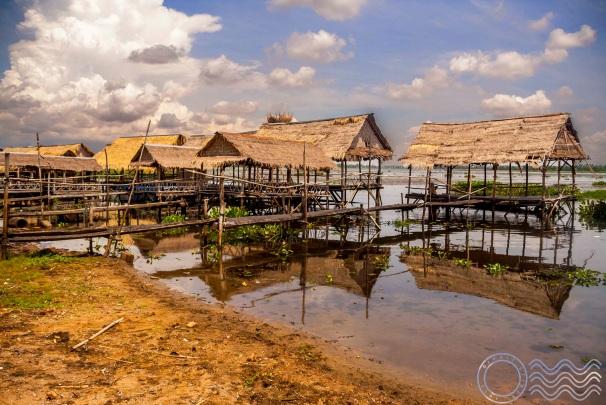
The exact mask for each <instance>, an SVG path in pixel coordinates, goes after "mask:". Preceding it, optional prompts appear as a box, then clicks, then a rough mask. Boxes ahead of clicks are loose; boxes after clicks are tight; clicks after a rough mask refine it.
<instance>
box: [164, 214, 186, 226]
mask: <svg viewBox="0 0 606 405" xmlns="http://www.w3.org/2000/svg"><path fill="white" fill-rule="evenodd" d="M183 221H185V216H184V215H179V214H171V215H167V216H165V217H164V218H162V223H163V224H176V223H178V222H183Z"/></svg>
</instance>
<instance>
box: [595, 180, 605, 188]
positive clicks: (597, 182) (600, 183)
mask: <svg viewBox="0 0 606 405" xmlns="http://www.w3.org/2000/svg"><path fill="white" fill-rule="evenodd" d="M591 185H592V186H594V187H606V181H605V180H598V181H594V182H593V183H591Z"/></svg>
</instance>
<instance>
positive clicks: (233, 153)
mask: <svg viewBox="0 0 606 405" xmlns="http://www.w3.org/2000/svg"><path fill="white" fill-rule="evenodd" d="M304 147H305V157H306V165H307V167H308V168H309V169H312V170H313V169H315V170H330V169H333V168H334V167H335V164H334V162H333V161H332V160H331V159H330V158H328V157H327V156H326V155H325V154H324V152H323V151H322V150H321V149H320V148H319V147H317V146H315V145H306V146H305V144H304V143H303V142H296V141H291V140H278V139H273V138H268V137H262V136H256V135H254V134H251V133H250V132H248V133H240V134H233V133H227V132H217V134H216V135H215V136H214V137H213V139H211V140H210V141H209V142H208V143H207V144H206V146H205V147H204V148H203V149H202V150H201V151H200V152H199V153H198V156H199V157H201V158H203V162H202V163H203V164H204V167H205V168H206V167H221V166H229V165H233V164H239V163H247V164H251V165H254V166H261V167H292V168H302V167H303V148H304Z"/></svg>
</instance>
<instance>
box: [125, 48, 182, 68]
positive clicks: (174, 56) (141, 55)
mask: <svg viewBox="0 0 606 405" xmlns="http://www.w3.org/2000/svg"><path fill="white" fill-rule="evenodd" d="M128 60H130V61H131V62H139V63H150V64H162V63H172V62H176V61H178V60H179V51H178V50H177V48H176V47H175V46H174V45H170V46H166V45H161V44H158V45H154V46H150V47H149V48H144V49H135V50H133V51H132V52H131V53H130V55H128Z"/></svg>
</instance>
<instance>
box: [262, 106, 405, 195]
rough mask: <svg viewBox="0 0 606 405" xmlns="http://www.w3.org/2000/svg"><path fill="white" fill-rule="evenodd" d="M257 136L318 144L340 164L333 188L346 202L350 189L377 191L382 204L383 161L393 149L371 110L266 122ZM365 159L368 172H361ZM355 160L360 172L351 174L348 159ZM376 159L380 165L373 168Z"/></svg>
mask: <svg viewBox="0 0 606 405" xmlns="http://www.w3.org/2000/svg"><path fill="white" fill-rule="evenodd" d="M256 135H257V136H262V137H270V138H273V139H278V140H290V141H298V142H307V143H309V144H312V145H315V146H317V147H319V148H320V149H321V150H322V151H323V152H324V153H325V154H326V156H328V157H329V158H331V159H333V160H334V161H336V162H339V164H340V169H341V172H340V174H341V179H340V180H339V181H338V184H334V185H333V189H334V191H337V189H339V190H338V192H340V193H341V199H342V202H343V203H347V200H348V199H347V191H346V190H348V189H353V190H356V192H357V190H368V192H369V193H370V192H371V190H376V191H377V192H376V196H375V195H373V198H374V199H375V202H376V203H380V194H379V192H378V190H379V189H380V188H381V187H382V185H381V184H382V182H381V174H382V173H381V162H382V161H384V160H387V159H391V157H392V155H393V152H392V149H391V146H390V145H389V142H388V141H387V139H386V138H385V136H383V133H382V132H381V130H380V129H379V126H378V125H377V122H376V120H375V118H374V115H373V114H372V113H370V114H362V115H353V116H346V117H337V118H327V119H322V120H313V121H301V122H288V123H266V124H263V125H261V127H260V128H259V130H258V131H257V132H256ZM362 160H368V161H369V170H368V172H364V173H363V172H362V164H361V162H362ZM352 161H353V162H358V174H355V173H350V174H348V165H347V162H352ZM374 161H376V163H377V164H376V165H374V167H373V165H372V163H373V162H374ZM354 196H355V193H354ZM352 199H353V198H352Z"/></svg>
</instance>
